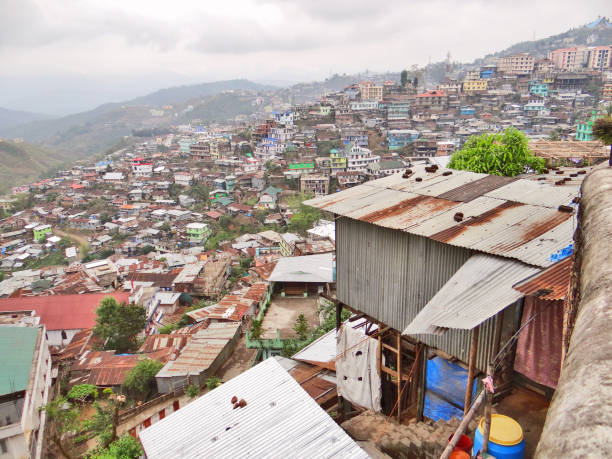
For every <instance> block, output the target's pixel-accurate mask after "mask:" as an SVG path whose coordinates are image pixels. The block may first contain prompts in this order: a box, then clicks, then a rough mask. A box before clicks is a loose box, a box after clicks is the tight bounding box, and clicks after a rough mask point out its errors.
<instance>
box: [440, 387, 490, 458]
mask: <svg viewBox="0 0 612 459" xmlns="http://www.w3.org/2000/svg"><path fill="white" fill-rule="evenodd" d="M486 392H487V391H486V389H483V390H482V391H481V392H480V394H478V397H476V400H474V404H473V405H472V407H471V408H470V410H469V411H468V412H467V414H466V415H465V416H463V420H462V421H461V424H459V427H457V430H456V431H455V433H454V435H453V438H451V440H450V441H449V442H448V445H446V448H445V449H444V451H443V452H442V455H441V456H440V459H448V458H449V457H450V454H451V453H452V452H453V449H455V446H457V443H459V439H460V438H461V435H463V432H465V429H466V427H467V426H468V424H469V423H470V421H471V420H472V418H473V417H474V415H475V414H476V411H477V410H478V408H480V405H481V404H482V401H483V400H484V399H485V393H486Z"/></svg>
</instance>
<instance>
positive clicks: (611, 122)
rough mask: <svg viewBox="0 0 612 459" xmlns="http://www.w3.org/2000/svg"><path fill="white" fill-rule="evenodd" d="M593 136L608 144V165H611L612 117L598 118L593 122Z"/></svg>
mask: <svg viewBox="0 0 612 459" xmlns="http://www.w3.org/2000/svg"><path fill="white" fill-rule="evenodd" d="M593 137H595V138H596V139H599V140H601V141H602V142H603V143H604V144H605V145H610V159H609V160H608V165H610V166H612V118H611V117H607V118H599V119H598V120H596V121H595V123H593Z"/></svg>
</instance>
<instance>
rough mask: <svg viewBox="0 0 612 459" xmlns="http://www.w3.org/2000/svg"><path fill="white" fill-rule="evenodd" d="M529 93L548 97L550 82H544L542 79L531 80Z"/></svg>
mask: <svg viewBox="0 0 612 459" xmlns="http://www.w3.org/2000/svg"><path fill="white" fill-rule="evenodd" d="M529 94H534V95H536V96H542V97H548V83H542V82H541V81H530V82H529Z"/></svg>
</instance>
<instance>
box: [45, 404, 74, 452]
mask: <svg viewBox="0 0 612 459" xmlns="http://www.w3.org/2000/svg"><path fill="white" fill-rule="evenodd" d="M43 409H44V410H45V412H46V414H47V424H46V425H45V435H47V436H48V438H49V439H50V440H51V443H53V445H54V446H55V448H56V449H57V452H58V453H59V454H61V455H62V456H63V457H65V458H66V459H72V458H73V457H76V455H75V454H74V452H73V442H72V440H71V439H70V436H69V435H66V434H68V433H69V432H74V431H76V430H77V429H78V428H79V410H77V409H76V408H75V407H74V406H72V405H71V404H70V402H69V401H68V400H67V399H66V398H65V397H62V396H59V397H57V398H55V399H53V400H51V401H50V402H49V403H47V404H46V405H45V406H44V407H43Z"/></svg>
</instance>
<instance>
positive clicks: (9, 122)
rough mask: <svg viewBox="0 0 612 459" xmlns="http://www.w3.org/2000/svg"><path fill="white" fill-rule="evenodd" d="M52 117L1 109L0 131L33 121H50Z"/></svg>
mask: <svg viewBox="0 0 612 459" xmlns="http://www.w3.org/2000/svg"><path fill="white" fill-rule="evenodd" d="M49 118H51V116H49V115H43V114H41V113H32V112H23V111H20V110H10V109H8V108H2V107H0V130H2V129H7V128H10V127H13V126H17V125H19V124H23V123H29V122H31V121H37V120H44V119H49Z"/></svg>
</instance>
